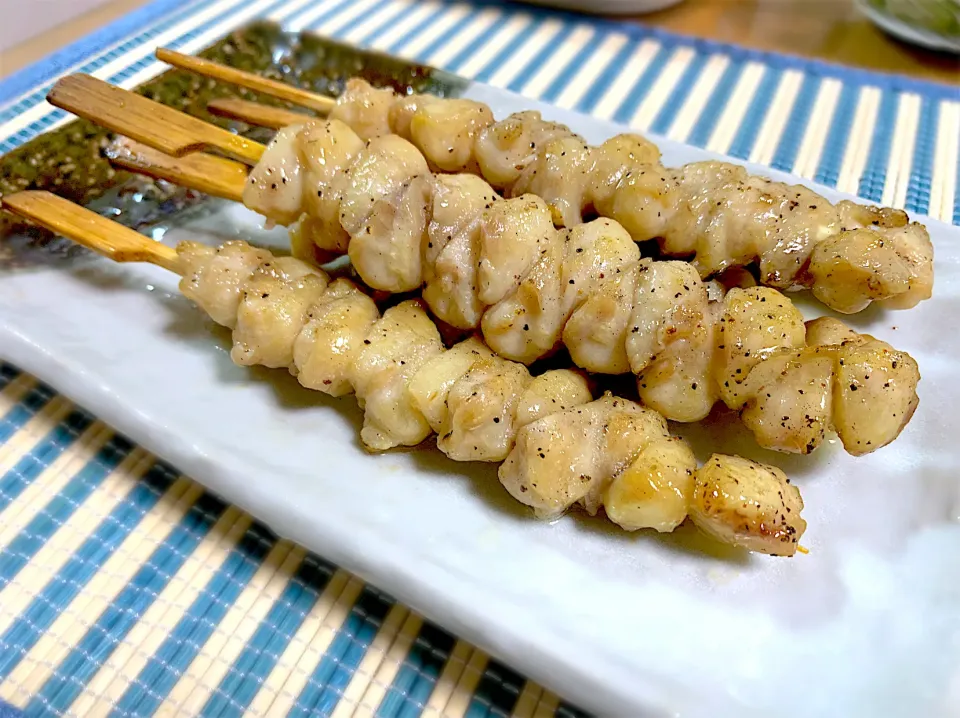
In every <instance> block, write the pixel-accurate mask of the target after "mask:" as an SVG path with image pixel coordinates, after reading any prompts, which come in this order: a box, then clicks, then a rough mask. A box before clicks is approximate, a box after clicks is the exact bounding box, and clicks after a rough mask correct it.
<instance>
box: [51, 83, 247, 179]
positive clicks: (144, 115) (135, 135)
mask: <svg viewBox="0 0 960 718" xmlns="http://www.w3.org/2000/svg"><path fill="white" fill-rule="evenodd" d="M47 101H48V102H49V103H50V104H51V105H54V106H55V107H59V108H61V109H64V110H67V111H68V112H72V113H73V114H75V115H78V116H80V117H83V118H84V119H87V120H91V121H92V122H96V123H97V124H99V125H101V126H103V127H105V128H107V129H108V130H112V131H113V132H117V133H118V134H122V135H126V136H127V137H130V138H131V139H134V140H137V141H138V142H142V143H144V144H146V145H148V146H150V147H152V148H154V149H156V150H159V151H160V152H163V153H164V154H167V155H172V156H174V157H182V156H183V155H185V154H189V153H191V152H196V151H198V150H217V151H218V152H221V153H223V154H224V155H226V156H228V157H232V158H234V159H237V160H240V161H241V162H244V163H247V164H251V165H252V164H256V163H257V162H258V161H259V160H260V157H261V156H262V155H263V151H264V149H266V148H265V147H264V146H263V145H261V144H260V143H258V142H254V141H252V140H248V139H246V138H245V137H240V136H239V135H235V134H233V133H232V132H228V131H227V130H224V129H221V128H219V127H217V126H215V125H211V124H209V123H207V122H204V121H203V120H200V119H198V118H196V117H191V116H190V115H188V114H186V113H183V112H179V111H177V110H175V109H173V108H172V107H167V106H166V105H163V104H161V103H159V102H155V101H153V100H151V99H149V98H147V97H143V96H142V95H138V94H136V93H135V92H130V91H128V90H124V89H121V88H119V87H114V86H113V85H111V84H109V83H107V82H104V81H103V80H98V79H97V78H95V77H93V76H91V75H83V74H76V75H68V76H66V77H64V78H62V79H61V80H59V81H58V82H57V84H56V85H54V86H53V89H52V90H50V93H49V94H48V95H47Z"/></svg>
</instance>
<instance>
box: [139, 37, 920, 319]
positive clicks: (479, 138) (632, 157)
mask: <svg viewBox="0 0 960 718" xmlns="http://www.w3.org/2000/svg"><path fill="white" fill-rule="evenodd" d="M157 57H158V58H159V59H161V60H163V61H164V62H167V63H169V64H171V65H174V66H176V67H180V68H183V69H186V70H190V71H192V72H197V73H199V74H202V75H206V76H210V77H215V78H218V79H221V80H224V81H227V82H231V83H234V84H238V85H241V86H243V87H248V88H250V89H254V90H257V91H260V92H263V93H265V94H268V95H273V96H276V97H280V98H282V99H285V100H288V101H290V102H293V103H295V104H299V105H301V106H304V107H309V108H311V109H314V110H315V111H317V112H319V113H321V114H323V115H328V116H329V117H330V118H331V119H339V120H342V121H344V122H346V123H347V124H348V125H350V126H351V127H352V128H353V129H354V131H356V133H357V134H358V135H359V136H360V137H361V138H362V139H364V140H368V139H372V138H374V137H377V136H381V135H384V134H391V133H392V134H398V135H400V136H402V137H404V138H405V139H408V140H409V141H411V142H412V143H413V144H414V145H416V146H417V147H418V149H420V150H421V151H422V152H423V154H424V155H425V157H426V158H427V160H428V161H429V162H430V164H431V167H433V168H435V169H439V170H441V171H446V172H460V171H474V172H479V173H480V174H481V175H482V176H483V177H484V178H485V179H486V180H487V181H488V182H489V183H490V184H491V185H492V186H493V187H494V188H495V189H497V190H498V191H502V192H504V194H505V195H506V196H507V197H512V196H520V195H522V194H524V193H527V192H530V193H533V194H537V195H539V196H541V197H543V198H544V199H545V200H546V201H547V203H548V206H549V207H550V209H551V212H552V214H553V219H554V221H555V222H556V223H557V224H558V226H567V227H571V226H575V225H576V224H579V223H580V222H581V221H582V217H583V215H584V214H590V213H592V212H595V213H598V214H599V215H600V216H604V217H608V218H610V219H614V220H617V221H618V222H620V223H621V224H622V225H623V226H624V227H625V228H626V229H627V230H628V231H629V232H630V234H631V236H632V237H633V238H634V240H636V241H638V242H640V241H645V240H650V239H658V240H659V242H660V245H661V249H662V251H663V252H664V253H666V254H668V255H671V256H677V257H693V264H694V266H695V267H696V268H697V270H698V271H699V272H700V274H701V276H702V277H708V276H710V275H713V274H715V273H717V272H720V271H722V270H724V269H726V268H728V267H731V266H745V265H749V264H753V263H755V262H756V263H758V264H759V271H760V278H761V283H762V284H764V285H769V286H773V287H775V288H777V289H792V288H795V287H807V288H810V289H812V291H813V293H814V294H815V295H816V296H817V297H818V298H819V299H820V300H821V301H822V302H824V303H825V304H826V305H827V306H829V307H830V308H832V309H835V310H836V311H839V312H844V313H853V312H857V311H860V310H862V309H863V308H865V307H866V306H867V305H869V304H870V303H871V302H872V301H879V302H882V303H883V304H884V306H886V307H889V308H892V309H906V308H910V307H912V306H915V305H916V304H917V303H918V302H920V301H922V300H924V299H928V298H929V297H930V295H931V292H932V288H933V247H932V244H931V242H930V238H929V235H928V233H927V231H926V229H925V228H924V227H923V226H922V225H920V224H917V223H910V222H909V220H908V217H907V215H906V213H904V212H902V211H899V210H892V209H887V208H877V207H870V206H865V205H859V204H856V203H854V202H850V201H847V200H844V201H841V202H839V203H838V204H837V205H833V204H832V203H830V202H829V201H828V200H827V199H826V198H824V197H821V196H820V195H818V194H816V193H815V192H813V191H811V190H809V189H807V188H805V187H803V186H801V185H786V184H784V183H781V182H773V181H771V180H768V179H765V178H762V177H756V176H751V175H749V174H748V173H747V172H746V170H745V169H744V168H743V167H740V166H739V165H734V164H730V163H724V162H713V161H708V162H695V163H692V164H689V165H686V166H684V167H680V168H675V169H671V168H666V167H664V166H662V164H661V163H660V152H659V150H658V149H657V148H656V146H655V145H653V144H652V143H650V142H649V141H647V140H646V139H644V138H643V137H641V136H639V135H636V134H625V135H620V136H618V137H614V138H611V139H610V140H607V141H606V142H604V143H603V144H602V145H600V146H599V147H589V146H587V145H586V143H585V142H584V141H583V140H582V139H581V138H580V137H578V136H577V135H576V134H574V133H573V132H572V131H571V130H570V129H569V128H568V127H566V126H564V125H560V124H558V123H554V122H548V121H545V120H543V119H542V118H541V116H540V113H539V112H521V113H517V114H514V115H511V116H509V117H507V118H504V119H503V120H500V121H495V120H494V117H493V114H492V112H491V111H490V108H489V107H487V106H486V105H484V104H482V103H479V102H474V101H471V100H464V99H441V98H436V97H430V96H423V95H419V96H418V95H402V96H401V95H396V94H395V93H394V92H393V91H392V90H390V89H377V88H374V87H372V86H371V85H369V84H368V83H366V82H365V81H363V80H359V79H353V80H350V81H348V82H347V86H346V89H345V91H344V93H343V94H342V95H341V96H340V97H339V98H337V100H335V101H334V100H332V99H331V98H327V97H323V96H320V95H316V94H315V93H310V92H307V91H305V90H301V89H299V88H294V87H292V86H290V85H286V84H284V83H280V82H276V81H273V80H267V79H266V78H262V77H259V76H257V75H254V74H252V73H247V72H243V71H239V70H235V69H233V68H230V67H227V66H224V65H220V64H218V63H215V62H211V61H209V60H203V59H201V58H195V57H191V56H189V55H183V54H181V53H177V52H175V51H171V50H166V49H159V50H158V51H157ZM228 111H229V110H228ZM291 119H293V118H291Z"/></svg>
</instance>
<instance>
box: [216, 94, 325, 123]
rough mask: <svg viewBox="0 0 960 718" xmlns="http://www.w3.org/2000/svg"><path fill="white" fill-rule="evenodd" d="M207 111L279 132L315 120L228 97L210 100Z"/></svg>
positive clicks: (303, 115) (301, 114) (307, 116)
mask: <svg viewBox="0 0 960 718" xmlns="http://www.w3.org/2000/svg"><path fill="white" fill-rule="evenodd" d="M207 111H208V112H209V113H210V114H211V115H217V116H219V117H227V118H229V119H231V120H240V121H241V122H246V123H247V124H248V125H256V126H257V127H267V128H269V129H271V130H279V129H282V128H284V127H289V126H290V125H299V124H301V123H302V122H308V121H309V120H314V119H316V118H315V117H312V116H311V115H305V114H303V113H302V112H293V111H292V110H284V109H283V108H280V107H271V106H270V105H261V104H260V103H259V102H250V101H248V100H237V99H234V98H230V97H226V98H221V99H217V100H210V102H209V103H208V104H207Z"/></svg>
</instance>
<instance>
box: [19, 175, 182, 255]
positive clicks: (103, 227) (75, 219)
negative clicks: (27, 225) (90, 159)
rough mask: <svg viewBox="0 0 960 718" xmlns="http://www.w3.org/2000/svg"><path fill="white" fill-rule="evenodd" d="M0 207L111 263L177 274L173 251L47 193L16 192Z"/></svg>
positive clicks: (37, 191) (33, 191)
mask: <svg viewBox="0 0 960 718" xmlns="http://www.w3.org/2000/svg"><path fill="white" fill-rule="evenodd" d="M2 206H3V208H4V209H6V210H8V211H9V212H13V213H14V214H18V215H20V216H21V217H24V218H26V219H29V220H32V221H33V222H35V223H37V224H39V225H41V226H43V227H46V228H47V229H49V230H50V231H52V232H55V233H56V234H59V235H62V236H64V237H66V238H68V239H70V240H72V241H74V242H76V243H77V244H80V245H82V246H84V247H86V248H87V249H91V250H93V251H94V252H96V253H98V254H101V255H103V256H104V257H106V258H107V259H112V260H113V261H114V262H148V263H150V264H155V265H157V266H158V267H163V268H164V269H168V270H170V271H171V272H174V273H175V274H180V260H179V258H178V257H177V251H176V250H175V249H174V248H173V247H168V246H167V245H165V244H160V243H159V242H156V241H154V240H152V239H149V238H147V237H144V236H143V235H142V234H140V233H139V232H136V231H134V230H132V229H129V228H128V227H124V226H123V225H121V224H117V223H116V222H114V221H112V220H109V219H107V218H106V217H101V216H100V215H98V214H96V213H94V212H91V211H90V210H88V209H84V208H83V207H80V206H79V205H76V204H74V203H73V202H71V201H70V200H67V199H64V198H63V197H58V196H57V195H55V194H52V193H50V192H46V191H42V190H27V191H24V192H17V193H15V194H11V195H8V196H6V197H4V198H3V200H2Z"/></svg>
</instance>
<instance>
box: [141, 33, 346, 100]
mask: <svg viewBox="0 0 960 718" xmlns="http://www.w3.org/2000/svg"><path fill="white" fill-rule="evenodd" d="M157 59H158V60H160V61H162V62H166V63H167V64H169V65H173V66H174V67H178V68H180V69H181V70H188V71H190V72H195V73H197V74H198V75H203V76H205V77H213V78H215V79H217V80H223V81H224V82H230V83H232V84H234V85H239V86H240V87H245V88H247V89H248V90H255V91H257V92H262V93H264V94H266V95H271V96H272V97H278V98H280V99H281V100H286V101H287V102H292V103H294V104H295V105H300V106H302V107H308V108H310V109H311V110H315V111H316V112H318V113H320V114H321V115H326V114H329V112H330V110H332V109H333V106H334V105H335V104H336V101H335V100H334V99H333V98H330V97H324V96H323V95H318V94H317V93H315V92H310V91H309V90H303V89H301V88H299V87H294V86H293V85H288V84H286V83H284V82H278V81H276V80H271V79H268V78H266V77H261V76H260V75H255V74H253V73H252V72H244V71H243V70H237V69H236V68H233V67H229V66H227V65H221V64H220V63H218V62H213V61H211V60H204V59H203V58H202V57H194V56H193V55H184V54H182V53H179V52H176V51H174V50H168V49H167V48H163V47H160V48H157Z"/></svg>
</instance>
